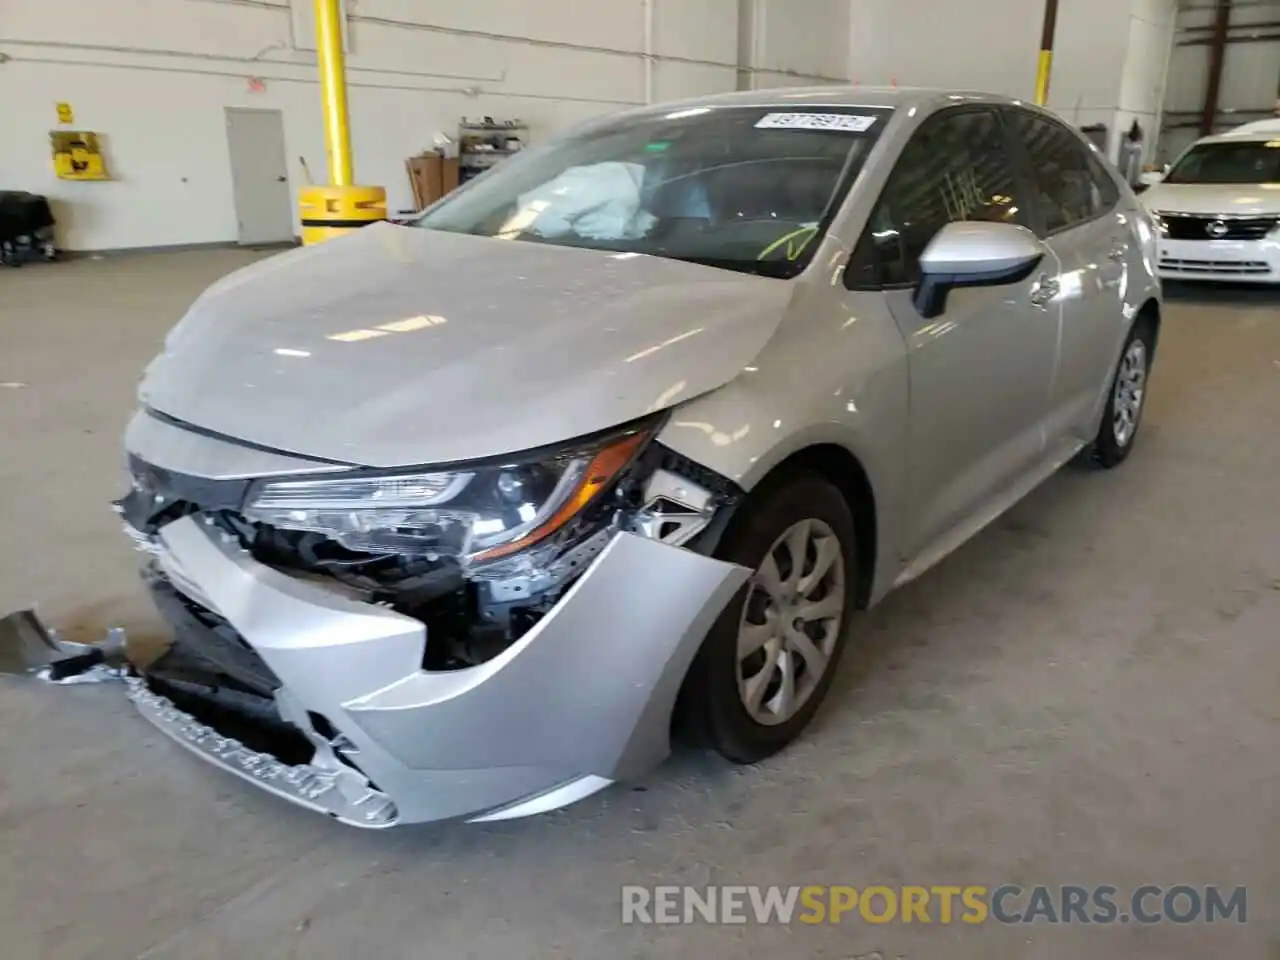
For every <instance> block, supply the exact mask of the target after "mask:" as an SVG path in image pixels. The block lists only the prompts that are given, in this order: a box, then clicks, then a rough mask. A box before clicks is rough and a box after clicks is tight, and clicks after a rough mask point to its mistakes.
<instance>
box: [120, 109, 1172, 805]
mask: <svg viewBox="0 0 1280 960" xmlns="http://www.w3.org/2000/svg"><path fill="white" fill-rule="evenodd" d="M1155 246H1156V234H1155V230H1154V225H1153V223H1152V221H1151V219H1150V217H1149V215H1148V214H1147V213H1145V212H1144V211H1143V210H1142V208H1141V207H1140V206H1139V204H1138V203H1137V202H1136V201H1135V198H1134V196H1133V195H1132V193H1131V192H1130V190H1129V188H1128V187H1127V186H1126V185H1125V184H1124V182H1123V181H1122V180H1121V179H1120V178H1119V177H1118V176H1116V174H1115V173H1114V172H1113V171H1112V170H1111V168H1110V167H1109V166H1108V164H1107V163H1106V162H1105V160H1104V159H1103V158H1102V157H1101V156H1100V155H1098V153H1097V152H1096V151H1095V150H1094V149H1093V148H1092V147H1091V146H1090V144H1089V143H1088V142H1087V141H1086V140H1085V139H1084V138H1082V137H1081V136H1079V135H1078V134H1077V133H1076V132H1075V131H1073V130H1072V129H1071V128H1070V127H1068V126H1066V125H1065V124H1063V123H1062V122H1061V121H1060V120H1058V119H1057V118H1056V117H1054V116H1053V115H1051V114H1049V113H1046V112H1044V111H1041V110H1038V109H1035V108H1032V107H1028V106H1026V105H1023V104H1021V103H1017V102H1012V101H1007V100H1003V99H1000V98H995V97H988V96H980V95H968V94H960V93H955V92H937V91H907V90H891V91H886V90H865V89H854V88H841V89H812V90H810V89H798V90H797V89H791V90H786V91H777V92H772V93H770V92H752V93H741V94H734V95H728V96H722V97H713V98H710V99H706V100H699V101H697V102H692V103H680V104H673V105H668V106H665V107H661V108H657V109H645V110H642V111H637V112H633V113H628V114H624V115H621V116H616V117H611V118H608V119H604V120H600V121H596V122H593V123H591V124H588V125H587V126H584V127H581V128H579V129H577V130H574V131H572V132H571V133H569V134H567V135H565V136H562V137H559V138H556V139H550V140H548V141H547V142H545V143H544V144H542V145H539V146H537V147H535V148H533V149H529V150H527V151H525V152H523V153H522V154H520V155H517V156H516V157H514V158H513V159H511V160H508V161H505V162H503V163H502V164H500V165H498V166H497V167H495V168H494V169H493V170H492V171H490V172H489V173H486V174H485V175H484V176H482V177H479V178H477V179H476V180H474V181H472V182H470V183H468V184H467V185H466V186H464V187H463V188H462V189H461V190H459V191H457V192H456V193H454V194H453V195H451V196H449V197H446V198H445V199H444V200H443V201H441V202H440V203H438V204H437V205H435V206H433V207H432V208H430V209H429V210H427V211H425V212H424V213H423V214H422V215H421V216H420V217H418V218H416V219H414V220H413V221H411V222H409V223H403V224H397V225H392V224H387V223H383V224H377V225H374V226H370V227H368V228H365V229H363V230H360V231H356V232H355V233H353V234H351V235H349V236H346V237H343V238H340V239H338V240H334V241H331V242H329V243H325V244H323V245H320V246H316V247H309V248H305V249H300V250H296V251H291V252H289V253H286V254H283V255H281V256H278V257H274V258H271V259H268V260H265V261H262V262H259V263H257V264H255V265H254V266H251V267H249V268H247V269H245V270H243V271H240V272H239V273H236V274H233V275H231V276H229V277H227V278H225V279H223V280H221V281H220V282H218V283H217V284H215V285H214V286H213V287H212V288H210V289H209V290H208V291H207V292H206V293H205V294H204V295H202V296H201V297H200V298H199V299H198V300H197V302H196V303H195V304H194V305H193V306H192V307H191V309H190V311H189V312H188V314H187V315H186V317H185V318H183V319H182V321H181V322H180V323H179V324H178V325H177V327H175V329H174V330H173V331H172V332H171V334H170V335H169V337H168V340H167V341H166V344H165V349H164V352H163V353H162V354H161V355H160V356H159V357H157V358H156V360H155V361H154V362H153V363H152V364H151V366H150V367H149V368H148V370H147V372H146V376H145V378H144V380H143V383H142V386H141V390H140V400H141V409H140V410H139V411H138V412H137V414H136V416H135V417H134V419H133V421H132V422H131V424H130V426H129V429H128V433H127V437H126V447H127V450H128V453H129V462H130V468H131V475H132V488H131V490H130V491H129V493H128V494H127V495H126V496H125V497H124V498H123V499H122V500H121V501H119V504H118V510H119V511H120V513H121V514H122V516H123V517H124V519H125V521H126V524H127V526H128V528H129V531H130V533H131V535H132V536H133V537H134V538H135V540H136V542H137V543H138V544H139V545H140V547H141V548H142V550H143V558H144V563H143V566H144V576H145V580H146V582H147V584H148V585H149V587H150V589H151V590H152V592H153V594H154V596H155V599H156V602H157V604H158V605H159V607H160V609H161V610H162V611H163V613H164V615H165V616H166V618H167V619H168V621H169V622H170V624H171V625H172V628H173V637H174V639H173V644H172V646H171V648H170V649H169V651H168V652H167V653H166V654H165V656H163V657H162V658H161V659H159V660H158V661H156V662H155V663H152V664H150V665H148V666H147V668H146V669H145V671H144V672H143V673H141V674H139V675H138V676H136V677H134V678H133V679H132V680H131V683H130V686H129V690H130V695H131V697H132V698H133V700H134V701H135V703H136V704H137V706H138V707H139V708H140V709H141V710H142V711H143V713H144V714H145V715H146V716H147V717H148V718H150V719H151V720H152V721H154V722H155V723H156V724H157V725H158V726H160V727H161V728H163V729H165V730H166V731H168V732H169V733H171V734H172V735H173V736H174V737H176V738H177V739H179V740H180V741H181V742H182V743H183V744H184V745H186V746H187V747H189V748H190V749H191V750H192V751H194V752H195V753H197V754H198V755H200V756H202V757H203V758H205V759H206V760H209V761H211V762H213V763H215V764H218V765H220V766H222V767H224V768H226V769H227V770H229V771H231V772H233V773H236V774H238V775H240V776H242V777H244V778H245V779H247V780H250V781H252V782H254V783H256V784H258V785H260V786H262V787H264V788H266V789H269V790H272V791H274V792H275V793H277V794H279V795H281V796H283V797H286V798H288V799H290V800H292V801H294V802H296V803H300V804H303V805H305V806H308V807H311V808H313V809H316V810H319V811H322V812H324V813H326V814H328V815H330V816H333V817H335V818H337V819H339V820H342V821H345V822H348V823H352V824H356V825H360V826H366V827H386V826H390V825H393V824H397V823H408V822H420V821H426V820H440V819H449V818H464V819H468V820H494V819H504V818H511V817H519V816H525V815H528V814H532V813H537V812H540V811H545V810H550V809H555V808H557V807H561V806H563V805H565V804H568V803H571V802H573V801H575V800H578V799H581V798H582V797H585V796H587V795H589V794H591V793H593V792H595V791H597V790H600V789H603V788H604V787H606V786H608V785H609V784H610V783H612V782H614V781H617V780H622V779H626V778H631V777H635V776H639V775H641V774H643V773H645V772H646V771H648V770H650V769H651V768H652V767H654V766H655V765H657V764H658V763H660V762H661V761H662V760H663V759H664V758H665V757H666V756H667V754H668V752H669V749H670V742H671V736H672V733H673V731H677V732H679V731H688V732H689V733H691V734H693V735H695V736H697V737H699V738H701V740H702V741H703V742H705V743H707V744H709V745H710V746H711V747H713V748H714V749H716V750H718V751H719V752H720V753H722V754H724V755H725V756H726V757H728V758H730V759H731V760H734V761H739V762H743V763H751V762H754V761H758V760H760V759H761V758H763V757H766V756H769V755H770V754H772V753H774V752H775V751H778V750H780V749H781V748H783V747H784V746H786V745H787V744H788V743H789V742H791V741H792V740H793V739H794V738H795V737H796V736H798V735H799V734H800V732H801V731H802V730H803V728H804V727H805V725H806V724H808V723H809V721H810V719H811V718H812V717H813V715H814V712H815V711H816V710H817V709H818V707H819V704H820V703H821V702H822V700H823V698H824V696H825V695H826V693H827V691H828V689H829V687H830V684H831V681H832V677H833V674H834V672H835V669H836V665H837V663H838V661H839V659H840V655H841V651H842V650H843V648H844V647H845V646H846V645H848V644H849V643H851V642H857V641H856V636H857V634H856V629H854V627H853V625H852V623H851V618H852V617H853V615H854V612H855V610H857V609H859V608H866V607H869V606H871V605H873V604H875V603H877V602H878V601H879V600H881V599H882V598H883V597H884V596H885V595H886V594H887V593H888V592H889V591H890V590H892V589H893V588H894V587H896V586H898V585H899V584H902V583H904V582H906V581H908V580H911V579H912V578H914V577H916V576H918V575H920V574H921V573H922V572H923V571H924V570H926V569H927V568H929V567H930V566H931V565H933V564H934V563H936V562H937V561H938V560H939V559H941V558H942V557H944V556H945V555H946V554H948V553H949V552H951V551H952V550H954V549H955V548H956V547H958V546H959V545H960V544H962V543H963V542H964V541H965V540H967V539H968V538H970V537H971V536H973V535H974V534H975V533H976V532H977V531H979V530H980V529H982V527H984V526H985V525H986V524H988V523H990V522H991V521H992V520H993V519H994V518H995V517H997V516H999V515H1000V514H1001V513H1002V512H1003V511H1004V510H1006V509H1008V508H1009V507H1010V506H1011V505H1012V504H1014V503H1015V502H1016V501H1017V500H1018V499H1019V498H1021V497H1022V496H1024V495H1025V494H1027V493H1028V492H1029V491H1030V490H1031V489H1032V488H1034V487H1035V486H1036V485H1037V484H1039V483H1040V482H1041V481H1043V480H1044V479H1045V478H1046V477H1048V476H1049V475H1051V474H1052V473H1053V472H1054V471H1055V470H1057V469H1058V468H1059V467H1061V466H1063V465H1064V464H1066V463H1067V462H1068V461H1069V460H1072V459H1073V458H1080V459H1085V460H1089V461H1091V462H1092V463H1094V464H1096V465H1098V466H1100V467H1114V466H1116V465H1117V464H1119V463H1121V462H1122V461H1123V460H1124V459H1125V458H1126V457H1127V456H1128V455H1129V453H1130V451H1131V450H1132V449H1133V446H1134V442H1135V439H1136V437H1137V434H1138V430H1139V426H1140V423H1141V417H1142V409H1143V400H1144V398H1145V396H1146V389H1147V377H1148V374H1149V371H1150V367H1151V361H1152V358H1153V356H1154V354H1155V349H1156V342H1157V338H1158V335H1159V331H1160V320H1161V305H1160V303H1161V302H1160V287H1159V283H1158V281H1157V279H1156V275H1155V270H1154V259H1155V256H1156V249H1155ZM976 588H977V586H975V589H976Z"/></svg>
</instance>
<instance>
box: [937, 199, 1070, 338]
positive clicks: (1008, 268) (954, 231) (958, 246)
mask: <svg viewBox="0 0 1280 960" xmlns="http://www.w3.org/2000/svg"><path fill="white" fill-rule="evenodd" d="M1044 254H1045V248H1044V244H1042V243H1041V242H1040V240H1039V238H1037V237H1036V235H1035V234H1034V233H1032V232H1031V231H1030V230H1028V229H1027V228H1026V227H1020V226H1017V225H1016V224H1012V223H989V222H986V221H982V220H960V221H956V222H954V223H948V224H947V225H946V226H944V227H943V228H942V229H941V230H939V231H938V232H937V233H936V234H935V235H934V238H933V239H932V240H931V241H929V245H928V246H927V247H925V250H924V253H923V254H921V255H920V283H919V284H918V285H917V286H916V296H915V305H916V309H917V310H918V311H919V312H920V315H921V316H922V317H924V318H926V319H930V318H932V317H936V316H938V315H939V314H941V313H942V312H943V311H944V310H946V308H947V294H948V293H950V292H951V291H952V290H953V289H955V288H956V287H995V286H1003V285H1005V284H1010V283H1017V282H1019V281H1021V280H1025V279H1026V278H1027V277H1029V276H1030V275H1031V271H1033V270H1034V269H1035V268H1036V266H1037V265H1038V264H1039V263H1040V261H1041V260H1042V259H1044Z"/></svg>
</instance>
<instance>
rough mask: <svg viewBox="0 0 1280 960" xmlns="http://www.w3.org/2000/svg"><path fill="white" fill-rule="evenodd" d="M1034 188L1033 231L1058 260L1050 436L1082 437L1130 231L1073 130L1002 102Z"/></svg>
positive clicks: (1105, 368) (1112, 331)
mask: <svg viewBox="0 0 1280 960" xmlns="http://www.w3.org/2000/svg"><path fill="white" fill-rule="evenodd" d="M1007 116H1008V117H1009V126H1010V130H1011V131H1012V133H1013V134H1014V136H1015V138H1016V140H1017V142H1018V144H1019V145H1020V146H1021V148H1022V150H1023V151H1024V154H1025V159H1026V162H1027V164H1028V168H1029V171H1030V175H1031V181H1032V185H1033V187H1034V191H1033V199H1034V201H1035V204H1036V209H1037V217H1036V220H1037V221H1038V223H1037V227H1036V229H1037V231H1038V232H1039V234H1040V236H1041V238H1042V239H1044V241H1045V242H1046V243H1047V244H1048V245H1049V247H1050V248H1051V249H1052V250H1053V251H1054V253H1056V254H1057V255H1058V259H1059V260H1060V261H1061V263H1062V278H1061V286H1062V289H1061V294H1060V302H1061V306H1062V310H1063V325H1062V344H1061V349H1060V352H1059V359H1058V363H1057V366H1056V369H1055V372H1054V376H1053V379H1052V382H1051V385H1050V390H1049V397H1048V404H1049V410H1050V415H1049V421H1048V432H1049V440H1050V442H1051V443H1053V442H1056V441H1059V440H1063V441H1065V440H1067V439H1075V440H1088V439H1089V434H1090V433H1091V427H1092V419H1093V412H1094V409H1095V407H1096V404H1095V400H1096V399H1097V397H1098V395H1099V394H1098V392H1099V390H1100V389H1101V388H1102V387H1103V386H1104V384H1105V381H1106V379H1107V374H1108V372H1109V371H1110V369H1111V365H1112V362H1113V361H1114V360H1115V355H1116V352H1117V351H1118V350H1119V345H1120V337H1122V336H1123V333H1124V323H1125V321H1124V310H1123V303H1124V290H1125V284H1126V283H1127V280H1128V277H1127V267H1126V263H1125V261H1126V257H1127V256H1128V254H1129V252H1130V250H1131V248H1132V246H1133V244H1134V242H1135V241H1134V235H1133V230H1132V227H1131V225H1130V224H1129V223H1128V217H1127V215H1126V214H1125V213H1124V212H1123V210H1122V209H1121V204H1120V190H1119V188H1118V187H1117V186H1116V184H1115V181H1114V180H1113V179H1112V178H1111V175H1110V174H1109V173H1108V172H1107V170H1106V169H1105V168H1104V167H1103V162H1102V161H1101V160H1100V159H1099V158H1098V157H1097V155H1096V154H1095V152H1094V151H1093V149H1092V148H1091V147H1090V146H1089V145H1088V144H1087V143H1086V142H1085V141H1084V139H1083V138H1082V137H1081V136H1080V135H1079V134H1077V133H1076V132H1075V131H1074V130H1072V129H1070V128H1069V127H1067V126H1066V125H1065V124H1062V123H1060V122H1058V121H1057V120H1055V119H1053V118H1051V117H1048V116H1046V115H1044V114H1039V113H1033V112H1032V111H1030V110H1022V109H1017V108H1009V109H1008V111H1007Z"/></svg>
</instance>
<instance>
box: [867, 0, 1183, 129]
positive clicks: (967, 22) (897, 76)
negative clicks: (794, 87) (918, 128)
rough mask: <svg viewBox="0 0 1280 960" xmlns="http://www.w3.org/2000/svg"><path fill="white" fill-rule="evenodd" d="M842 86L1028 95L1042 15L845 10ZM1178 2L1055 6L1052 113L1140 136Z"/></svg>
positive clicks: (894, 6)
mask: <svg viewBox="0 0 1280 960" xmlns="http://www.w3.org/2000/svg"><path fill="white" fill-rule="evenodd" d="M852 2H853V11H852V19H851V24H850V29H851V39H850V66H849V72H850V76H852V77H854V78H855V79H856V80H857V81H859V82H862V83H893V82H897V83H900V84H903V85H913V86H940V87H960V88H967V89H970V90H978V91H983V92H987V93H1002V94H1006V95H1008V96H1013V97H1024V98H1027V99H1030V98H1032V97H1033V96H1034V95H1035V85H1036V66H1037V60H1038V51H1039V46H1040V34H1041V27H1042V18H1043V15H1044V5H1043V4H1042V3H1039V2H1032V0H967V2H964V3H940V2H938V0H852ZM1175 8H1176V0H1062V3H1061V7H1060V10H1059V14H1058V25H1057V31H1056V34H1055V39H1054V58H1053V73H1052V77H1051V83H1050V85H1049V103H1048V106H1049V108H1050V109H1052V110H1054V111H1056V112H1058V113H1059V114H1060V115H1061V116H1063V117H1064V118H1065V119H1066V120H1068V121H1069V122H1071V123H1072V124H1074V125H1077V126H1084V125H1087V124H1093V123H1105V124H1107V126H1108V127H1109V128H1110V129H1111V131H1112V137H1113V143H1114V140H1115V137H1116V136H1117V133H1116V131H1117V129H1118V128H1119V127H1120V126H1121V125H1122V126H1123V128H1124V129H1128V126H1129V124H1130V123H1131V122H1132V121H1133V118H1134V117H1135V116H1139V117H1141V118H1142V123H1143V126H1144V129H1148V131H1149V135H1151V134H1154V124H1152V125H1151V127H1150V128H1148V124H1147V118H1148V116H1150V117H1154V115H1155V113H1156V111H1157V110H1158V105H1159V103H1160V99H1161V97H1162V95H1163V94H1162V91H1163V82H1164V80H1163V78H1164V72H1165V65H1166V62H1167V53H1168V49H1169V43H1170V40H1171V37H1172V30H1173V18H1174V11H1175Z"/></svg>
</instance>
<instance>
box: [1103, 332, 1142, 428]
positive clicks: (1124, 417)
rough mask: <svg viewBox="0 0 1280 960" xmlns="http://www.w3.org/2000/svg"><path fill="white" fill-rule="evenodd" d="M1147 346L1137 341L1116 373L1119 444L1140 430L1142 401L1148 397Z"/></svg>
mask: <svg viewBox="0 0 1280 960" xmlns="http://www.w3.org/2000/svg"><path fill="white" fill-rule="evenodd" d="M1146 386H1147V346H1146V344H1145V343H1143V342H1142V341H1141V340H1134V341H1133V342H1132V343H1131V344H1129V349H1127V350H1126V351H1125V353H1124V356H1123V357H1122V358H1121V360H1120V370H1119V372H1118V373H1117V374H1116V385H1115V394H1114V396H1113V398H1112V404H1111V406H1112V410H1113V419H1112V423H1111V427H1112V430H1113V431H1114V432H1115V438H1116V443H1117V444H1118V445H1119V446H1121V447H1126V446H1128V445H1129V442H1130V441H1131V440H1133V435H1134V434H1135V433H1137V432H1138V418H1139V417H1140V416H1141V415H1142V401H1143V400H1144V399H1146V392H1147V391H1146Z"/></svg>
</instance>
